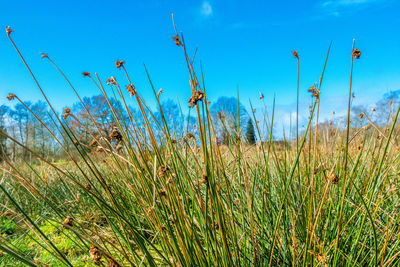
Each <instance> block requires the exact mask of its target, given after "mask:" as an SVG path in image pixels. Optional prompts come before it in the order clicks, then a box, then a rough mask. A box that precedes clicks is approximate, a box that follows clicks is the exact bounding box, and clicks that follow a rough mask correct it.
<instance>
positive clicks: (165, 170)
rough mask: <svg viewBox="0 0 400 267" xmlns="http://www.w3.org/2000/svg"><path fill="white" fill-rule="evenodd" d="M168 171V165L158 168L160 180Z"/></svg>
mask: <svg viewBox="0 0 400 267" xmlns="http://www.w3.org/2000/svg"><path fill="white" fill-rule="evenodd" d="M168 171H169V167H168V165H163V166H160V167H159V168H158V176H160V177H161V178H164V177H165V176H166V174H167V172H168Z"/></svg>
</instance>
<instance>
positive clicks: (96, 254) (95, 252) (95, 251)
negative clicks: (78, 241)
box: [89, 244, 102, 265]
mask: <svg viewBox="0 0 400 267" xmlns="http://www.w3.org/2000/svg"><path fill="white" fill-rule="evenodd" d="M89 254H90V259H91V260H92V261H93V263H94V264H96V265H100V263H101V262H100V259H101V256H102V254H101V251H100V249H99V248H98V247H97V246H96V245H94V244H92V245H90V248H89Z"/></svg>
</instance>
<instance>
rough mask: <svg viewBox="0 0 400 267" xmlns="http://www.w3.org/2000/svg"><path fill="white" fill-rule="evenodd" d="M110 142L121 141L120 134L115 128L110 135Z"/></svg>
mask: <svg viewBox="0 0 400 267" xmlns="http://www.w3.org/2000/svg"><path fill="white" fill-rule="evenodd" d="M110 138H111V140H116V141H118V142H120V141H122V134H121V133H120V132H119V131H118V129H117V128H114V129H113V131H112V132H111V133H110Z"/></svg>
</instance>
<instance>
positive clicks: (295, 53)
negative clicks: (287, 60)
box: [292, 50, 299, 59]
mask: <svg viewBox="0 0 400 267" xmlns="http://www.w3.org/2000/svg"><path fill="white" fill-rule="evenodd" d="M292 54H293V57H294V58H297V59H299V54H298V53H297V51H295V50H293V51H292Z"/></svg>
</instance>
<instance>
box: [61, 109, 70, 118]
mask: <svg viewBox="0 0 400 267" xmlns="http://www.w3.org/2000/svg"><path fill="white" fill-rule="evenodd" d="M69 115H71V109H70V108H65V109H64V114H62V115H61V117H63V118H64V119H67V118H68V117H69Z"/></svg>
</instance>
